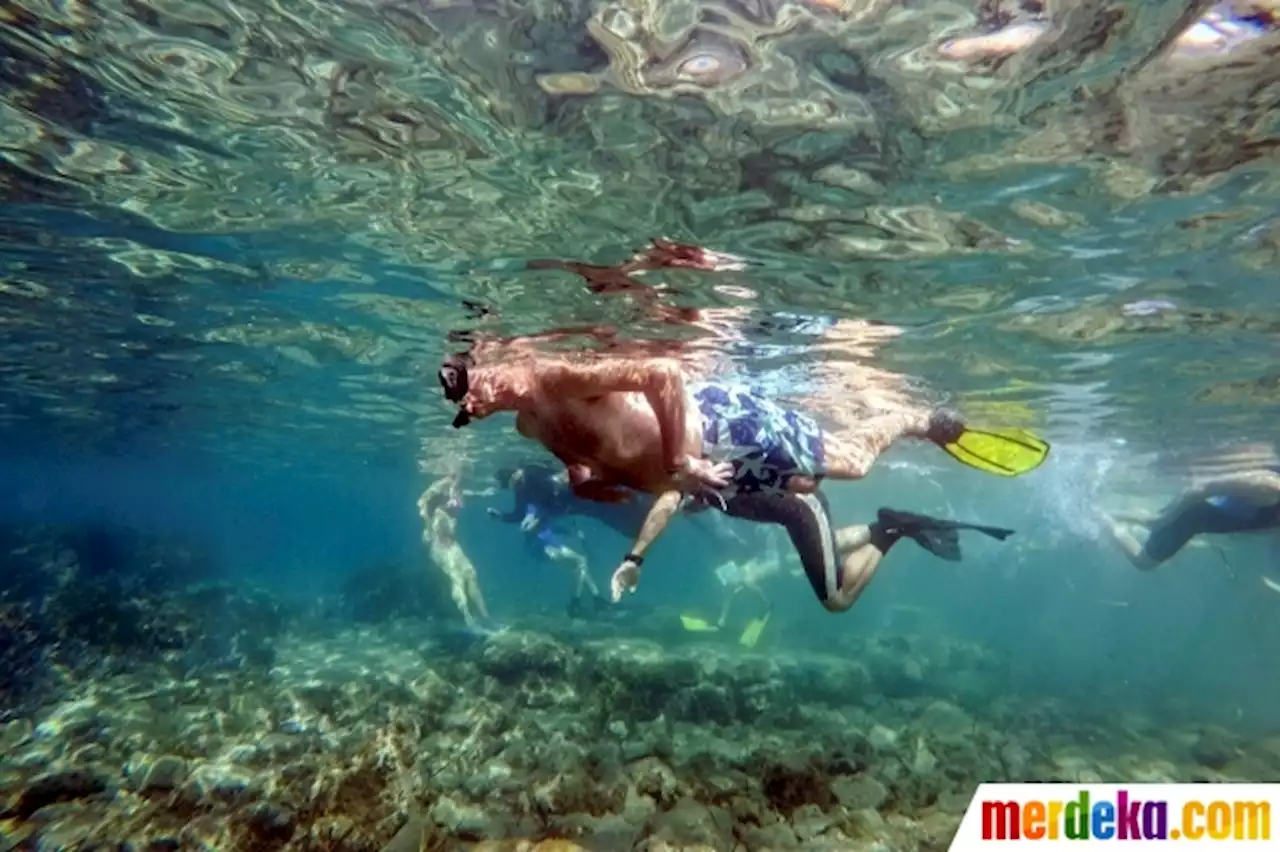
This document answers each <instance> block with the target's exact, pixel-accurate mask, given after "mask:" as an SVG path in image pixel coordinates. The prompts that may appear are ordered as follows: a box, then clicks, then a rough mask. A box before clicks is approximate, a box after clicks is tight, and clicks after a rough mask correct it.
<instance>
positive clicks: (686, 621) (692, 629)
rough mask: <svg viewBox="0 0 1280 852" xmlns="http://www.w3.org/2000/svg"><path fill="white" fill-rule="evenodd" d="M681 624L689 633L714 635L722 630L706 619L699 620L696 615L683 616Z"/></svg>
mask: <svg viewBox="0 0 1280 852" xmlns="http://www.w3.org/2000/svg"><path fill="white" fill-rule="evenodd" d="M680 624H681V625H683V627H684V629H685V631H686V632H688V633H714V632H716V631H717V630H719V629H720V628H719V627H716V626H715V625H714V624H712V623H711V622H709V621H707V620H706V619H705V618H699V617H698V616H696V615H681V616H680Z"/></svg>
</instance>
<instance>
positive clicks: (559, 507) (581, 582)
mask: <svg viewBox="0 0 1280 852" xmlns="http://www.w3.org/2000/svg"><path fill="white" fill-rule="evenodd" d="M494 476H495V478H496V479H497V480H498V484H499V485H500V486H502V487H504V488H509V489H510V490H511V493H512V495H513V496H514V497H515V505H514V507H513V508H512V510H511V511H510V512H507V513H505V514H504V513H502V512H499V511H498V510H497V509H492V508H491V509H489V510H488V511H489V516H490V517H493V518H497V519H498V520H500V521H505V522H506V523H519V524H520V530H521V532H523V533H524V534H525V543H526V544H527V545H528V546H529V550H530V552H531V554H532V555H534V556H535V557H542V558H546V559H548V560H550V561H552V562H559V563H562V564H564V565H566V566H567V567H568V568H569V569H570V573H571V574H572V575H573V577H574V585H573V594H572V596H571V598H570V600H571V601H578V600H579V599H580V598H582V597H583V593H584V592H590V594H591V596H592V597H599V596H600V588H599V587H598V586H597V585H596V583H595V581H594V580H592V579H591V572H590V570H589V569H588V566H587V558H586V557H585V556H583V555H582V554H581V553H580V552H578V551H577V550H575V549H574V548H572V547H570V546H569V544H568V543H567V541H566V539H567V538H568V536H569V533H568V532H567V531H566V530H565V529H564V528H563V527H562V526H561V525H560V524H559V521H560V520H562V519H563V518H564V517H566V516H567V515H569V514H570V511H571V508H572V505H571V504H574V503H577V502H586V501H578V500H576V499H575V498H574V497H573V493H572V492H571V491H570V490H569V485H568V481H567V479H566V478H564V477H562V476H560V475H559V474H558V473H557V472H556V470H555V469H554V468H552V467H550V466H549V465H541V464H530V465H525V466H524V467H521V468H503V469H501V470H499V471H497V472H496V473H495V474H494ZM591 505H594V504H591Z"/></svg>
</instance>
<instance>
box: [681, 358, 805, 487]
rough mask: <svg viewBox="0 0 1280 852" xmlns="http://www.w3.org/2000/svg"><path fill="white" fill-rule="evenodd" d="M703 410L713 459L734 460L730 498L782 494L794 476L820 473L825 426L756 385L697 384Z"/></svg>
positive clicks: (706, 442)
mask: <svg viewBox="0 0 1280 852" xmlns="http://www.w3.org/2000/svg"><path fill="white" fill-rule="evenodd" d="M692 393H693V399H694V402H695V403H696V404H697V406H698V410H699V411H700V412H701V413H702V442H703V445H704V448H705V452H706V454H707V457H708V458H709V459H711V460H712V461H716V462H722V461H729V462H733V482H732V483H730V484H729V485H728V486H727V487H726V488H725V489H723V491H724V492H725V496H726V497H732V496H733V495H734V494H739V493H753V492H761V491H763V492H769V493H783V492H786V491H787V484H788V483H789V482H790V481H791V477H793V476H821V475H822V474H823V472H824V469H825V465H826V450H825V449H824V447H823V441H822V427H820V426H819V425H818V424H817V423H816V422H814V420H813V419H812V418H811V417H809V416H807V415H805V414H801V413H800V412H798V411H795V410H793V409H789V408H783V407H782V406H780V405H778V404H777V403H776V402H774V401H773V400H771V399H769V398H768V397H767V396H766V395H765V394H764V393H763V392H761V391H760V390H759V389H757V388H752V387H749V386H746V385H742V386H730V385H719V384H710V383H708V384H699V385H695V386H694V387H693V388H692Z"/></svg>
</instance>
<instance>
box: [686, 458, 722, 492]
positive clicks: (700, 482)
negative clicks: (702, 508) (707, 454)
mask: <svg viewBox="0 0 1280 852" xmlns="http://www.w3.org/2000/svg"><path fill="white" fill-rule="evenodd" d="M732 479H733V463H732V462H713V461H710V460H709V459H695V458H693V457H692V456H686V457H685V460H684V467H683V468H682V470H681V472H680V480H681V486H682V489H683V490H686V491H699V490H701V489H703V488H723V487H725V486H726V485H728V484H729V482H730V481H731V480H732Z"/></svg>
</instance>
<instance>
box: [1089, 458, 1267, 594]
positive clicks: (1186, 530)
mask: <svg viewBox="0 0 1280 852" xmlns="http://www.w3.org/2000/svg"><path fill="white" fill-rule="evenodd" d="M1106 520H1107V522H1108V525H1109V527H1110V532H1111V537H1112V539H1113V540H1114V542H1115V544H1116V546H1117V547H1118V548H1119V549H1120V552H1121V553H1123V554H1124V555H1125V557H1127V558H1128V560H1129V561H1130V562H1131V563H1132V564H1133V566H1134V567H1135V568H1137V569H1138V570H1140V571H1150V570H1152V569H1154V568H1156V567H1157V566H1159V565H1161V564H1163V563H1164V562H1167V561H1168V560H1170V559H1172V558H1173V557H1174V555H1176V554H1177V553H1178V551H1180V550H1182V548H1183V547H1185V546H1186V545H1187V543H1188V542H1190V541H1191V539H1193V538H1195V537H1196V536H1198V535H1234V534H1237V533H1250V532H1265V531H1269V530H1280V467H1277V468H1263V469H1259V470H1254V471H1245V472H1239V473H1233V474H1230V475H1227V476H1222V477H1219V478H1216V479H1213V480H1210V481H1208V482H1205V483H1204V484H1202V485H1198V486H1195V487H1194V488H1191V489H1188V490H1187V491H1186V492H1184V493H1183V494H1182V495H1181V496H1180V497H1178V499H1176V500H1174V501H1173V503H1171V504H1170V505H1169V506H1168V507H1167V508H1165V510H1164V511H1163V512H1161V513H1160V514H1159V515H1158V516H1157V517H1156V518H1154V519H1144V520H1142V521H1139V520H1138V519H1137V518H1125V519H1124V520H1126V521H1129V522H1136V523H1141V524H1142V525H1143V526H1146V527H1147V529H1148V533H1147V536H1146V540H1145V541H1143V542H1139V541H1138V539H1137V538H1135V537H1134V536H1133V535H1132V534H1131V533H1130V532H1129V531H1128V530H1126V529H1125V528H1124V527H1123V526H1122V524H1121V523H1120V521H1118V520H1117V519H1115V518H1111V517H1107V518H1106ZM1264 582H1267V584H1268V586H1269V587H1271V586H1272V585H1273V584H1272V583H1270V582H1269V581H1265V580H1264ZM1275 590H1276V591H1280V588H1276V589H1275Z"/></svg>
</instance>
